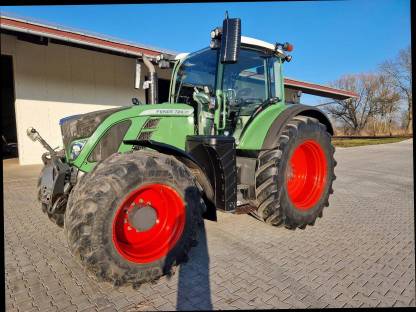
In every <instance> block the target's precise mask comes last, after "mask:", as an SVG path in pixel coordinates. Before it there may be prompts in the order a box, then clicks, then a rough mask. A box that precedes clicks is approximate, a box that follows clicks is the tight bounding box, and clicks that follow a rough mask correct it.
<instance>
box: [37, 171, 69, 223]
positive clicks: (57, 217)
mask: <svg viewBox="0 0 416 312" xmlns="http://www.w3.org/2000/svg"><path fill="white" fill-rule="evenodd" d="M44 168H45V167H43V168H42V170H41V172H40V174H39V178H38V183H37V197H38V201H39V203H40V206H41V209H42V212H43V213H44V214H46V215H47V216H48V218H49V220H51V221H52V222H53V223H55V224H56V225H58V226H59V227H63V226H64V213H65V212H64V209H60V211H58V212H55V213H48V211H47V209H46V205H45V204H44V203H42V202H41V201H40V194H41V193H40V191H41V190H40V183H41V180H42V175H43V170H44Z"/></svg>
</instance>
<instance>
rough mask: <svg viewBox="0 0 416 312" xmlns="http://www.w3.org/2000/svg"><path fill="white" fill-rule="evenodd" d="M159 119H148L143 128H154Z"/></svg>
mask: <svg viewBox="0 0 416 312" xmlns="http://www.w3.org/2000/svg"><path fill="white" fill-rule="evenodd" d="M159 121H160V119H149V120H148V121H147V122H146V124H145V125H144V127H143V128H144V129H153V128H156V127H157V125H158V124H159Z"/></svg>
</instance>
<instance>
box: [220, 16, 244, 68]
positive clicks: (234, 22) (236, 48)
mask: <svg viewBox="0 0 416 312" xmlns="http://www.w3.org/2000/svg"><path fill="white" fill-rule="evenodd" d="M240 45H241V20H240V19H239V18H228V16H227V18H226V19H224V22H223V24H222V36H221V52H220V60H221V63H223V64H233V63H236V62H237V60H238V55H239V53H240Z"/></svg>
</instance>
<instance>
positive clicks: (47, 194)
mask: <svg viewBox="0 0 416 312" xmlns="http://www.w3.org/2000/svg"><path fill="white" fill-rule="evenodd" d="M27 135H28V137H29V138H30V139H31V140H32V141H34V142H35V141H39V142H40V143H41V144H42V146H43V147H44V148H45V149H46V150H47V152H45V153H44V154H43V155H42V161H43V163H44V167H43V169H42V172H41V174H40V176H39V179H38V185H37V186H38V200H39V201H40V202H41V205H42V211H43V212H44V213H46V214H47V215H48V217H49V219H51V220H52V221H54V222H55V223H56V224H57V225H59V226H61V227H62V226H63V224H64V212H65V207H66V204H67V201H68V196H69V193H70V191H71V189H72V187H73V186H74V185H75V183H76V180H77V175H78V169H77V168H75V167H73V166H70V165H69V164H67V163H66V162H65V153H64V150H60V151H55V150H54V149H53V148H51V146H50V145H49V144H48V143H47V142H46V141H45V140H44V139H43V138H42V137H41V136H40V134H39V133H38V132H37V131H36V129H35V128H32V127H30V128H28V129H27Z"/></svg>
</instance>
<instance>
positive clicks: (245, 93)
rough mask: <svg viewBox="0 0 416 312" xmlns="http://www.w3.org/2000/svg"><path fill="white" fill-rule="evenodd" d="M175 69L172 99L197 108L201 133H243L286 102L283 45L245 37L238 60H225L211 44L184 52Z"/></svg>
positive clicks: (234, 134)
mask: <svg viewBox="0 0 416 312" xmlns="http://www.w3.org/2000/svg"><path fill="white" fill-rule="evenodd" d="M177 59H178V62H177V64H176V65H175V67H174V70H173V75H172V82H171V89H170V102H171V103H184V104H188V105H191V106H192V107H193V108H194V117H195V119H194V121H195V128H196V133H197V134H199V135H225V136H234V137H235V138H236V139H238V137H239V136H240V135H241V132H242V130H243V129H244V127H245V125H246V124H247V122H248V121H249V120H250V118H252V117H253V116H254V115H255V114H256V112H258V111H260V110H261V109H263V108H265V107H267V106H268V105H271V104H278V103H284V86H283V78H282V63H283V62H284V61H285V60H286V59H287V56H286V55H284V53H283V51H282V50H281V49H279V50H278V49H276V46H274V45H272V44H269V43H267V42H264V41H260V40H256V39H253V38H249V37H241V47H240V48H239V56H238V60H236V61H235V62H222V61H221V49H220V48H218V47H216V45H215V44H212V45H211V47H207V48H205V49H202V50H199V51H197V52H194V53H191V54H180V55H178V56H177Z"/></svg>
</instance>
